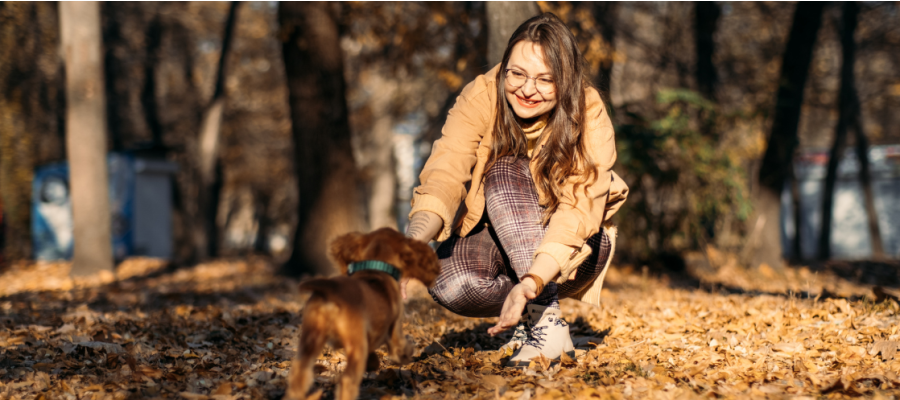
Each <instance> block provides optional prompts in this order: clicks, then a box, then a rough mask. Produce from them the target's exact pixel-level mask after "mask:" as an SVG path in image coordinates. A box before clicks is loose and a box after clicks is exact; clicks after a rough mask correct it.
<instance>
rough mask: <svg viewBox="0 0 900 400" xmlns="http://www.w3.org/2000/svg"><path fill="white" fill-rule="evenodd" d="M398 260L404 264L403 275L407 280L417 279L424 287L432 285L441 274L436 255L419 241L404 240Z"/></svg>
mask: <svg viewBox="0 0 900 400" xmlns="http://www.w3.org/2000/svg"><path fill="white" fill-rule="evenodd" d="M400 259H401V260H402V261H403V264H404V265H403V274H404V275H405V276H406V277H408V278H413V279H418V280H419V281H420V282H422V283H423V284H424V285H425V286H426V287H429V288H430V287H431V286H432V285H434V280H435V279H436V278H437V276H438V274H440V273H441V264H440V262H439V261H438V258H437V254H435V253H434V250H432V249H431V247H430V246H428V245H427V244H425V243H423V242H421V241H418V240H415V239H409V238H404V246H403V250H402V251H401V252H400Z"/></svg>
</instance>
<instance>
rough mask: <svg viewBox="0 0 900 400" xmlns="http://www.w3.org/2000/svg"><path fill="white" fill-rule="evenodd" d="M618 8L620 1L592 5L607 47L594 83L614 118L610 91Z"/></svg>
mask: <svg viewBox="0 0 900 400" xmlns="http://www.w3.org/2000/svg"><path fill="white" fill-rule="evenodd" d="M618 8H619V3H613V2H608V1H604V2H595V3H594V4H593V7H591V12H592V13H593V14H594V19H596V20H597V23H598V24H599V25H600V36H602V37H603V45H604V46H605V48H606V56H605V57H604V59H603V60H602V61H601V62H600V67H599V68H598V71H597V78H596V79H595V80H594V85H596V86H597V91H599V92H600V98H602V99H603V104H604V105H606V109H607V112H608V113H609V114H610V117H612V118H615V112H614V110H613V107H612V98H611V97H610V93H612V80H611V79H612V69H613V55H614V53H615V51H616V42H615V40H616V30H615V29H614V24H615V22H616V17H617V11H618ZM613 122H615V119H613Z"/></svg>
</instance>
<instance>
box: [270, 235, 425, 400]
mask: <svg viewBox="0 0 900 400" xmlns="http://www.w3.org/2000/svg"><path fill="white" fill-rule="evenodd" d="M330 250H331V255H332V257H333V258H334V260H335V262H336V264H337V267H338V270H339V271H340V273H341V275H342V276H338V277H334V278H318V279H311V280H308V281H305V282H303V283H301V284H300V289H301V290H304V291H309V292H312V296H311V297H310V298H309V301H308V302H307V303H306V307H305V309H304V311H303V326H302V327H301V329H300V341H299V347H298V352H297V358H296V360H295V361H294V364H293V365H292V366H291V372H290V376H289V377H288V389H287V393H286V394H285V397H284V398H285V399H291V400H294V399H304V398H306V393H307V391H308V390H309V387H310V385H311V384H312V382H313V365H314V364H315V361H316V358H317V357H318V356H319V353H320V352H321V351H322V348H323V347H324V346H325V344H326V343H329V344H330V345H331V346H332V347H334V348H341V347H343V348H344V351H345V353H346V355H347V364H346V367H345V368H344V373H343V375H342V376H341V383H340V386H341V388H340V393H339V395H338V396H337V397H335V398H336V399H339V400H352V399H356V397H357V395H358V394H359V384H360V382H361V381H362V378H363V373H364V372H365V371H366V369H367V367H368V370H370V371H371V370H376V369H378V366H379V364H380V362H379V360H378V357H377V356H376V355H375V349H377V348H378V347H380V346H381V345H382V344H387V345H388V351H389V354H390V356H391V358H393V359H394V361H395V362H400V363H404V364H405V363H408V362H409V361H411V360H410V358H411V354H410V353H411V352H410V351H409V349H408V348H407V345H406V340H405V339H404V337H403V334H402V332H401V325H402V324H401V321H400V317H401V316H402V315H403V299H402V298H401V296H400V285H399V283H398V282H397V281H395V280H394V278H393V277H391V276H390V275H388V274H386V273H383V272H380V271H372V270H363V271H359V272H356V273H355V274H353V275H352V276H346V274H347V268H348V264H350V263H352V262H357V261H366V260H377V261H383V262H386V263H388V264H391V265H393V266H394V267H396V268H397V269H399V270H400V271H401V273H402V276H403V277H407V278H414V279H418V280H419V281H421V282H422V283H424V284H425V285H426V286H428V287H430V286H431V285H432V284H433V283H434V279H435V278H436V277H437V275H438V273H439V272H440V264H439V263H438V260H437V256H436V255H435V254H434V251H433V250H431V248H430V247H428V245H427V244H425V243H422V242H420V241H417V240H413V239H409V238H407V237H405V236H404V235H403V234H401V233H400V232H397V231H396V230H393V229H390V228H382V229H379V230H376V231H374V232H371V233H368V234H361V233H349V234H346V235H343V236H340V237H338V238H337V239H335V240H334V241H333V242H332V243H331V249H330Z"/></svg>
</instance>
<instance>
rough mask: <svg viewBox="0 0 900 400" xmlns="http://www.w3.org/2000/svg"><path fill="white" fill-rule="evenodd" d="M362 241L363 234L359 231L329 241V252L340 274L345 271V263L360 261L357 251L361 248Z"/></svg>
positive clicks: (363, 240) (363, 238) (363, 239)
mask: <svg viewBox="0 0 900 400" xmlns="http://www.w3.org/2000/svg"><path fill="white" fill-rule="evenodd" d="M364 242H365V235H363V234H361V233H359V232H351V233H348V234H345V235H341V236H338V237H336V238H335V239H334V240H332V241H331V247H330V249H329V250H330V251H329V253H331V258H332V259H334V262H335V264H337V267H338V270H339V271H340V273H341V274H346V273H347V264H350V263H352V262H356V261H360V254H359V253H360V252H361V251H362V249H363V245H364V244H365V243H364Z"/></svg>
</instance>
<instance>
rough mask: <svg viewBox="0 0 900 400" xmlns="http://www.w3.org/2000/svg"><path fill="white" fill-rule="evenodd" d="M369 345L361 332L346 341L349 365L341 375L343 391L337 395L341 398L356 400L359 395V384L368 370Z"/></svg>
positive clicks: (341, 399) (343, 399)
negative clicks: (360, 334)
mask: <svg viewBox="0 0 900 400" xmlns="http://www.w3.org/2000/svg"><path fill="white" fill-rule="evenodd" d="M368 347H369V346H368V344H367V343H366V339H365V337H360V336H359V334H357V337H356V338H353V339H350V340H348V341H345V342H344V351H345V352H346V353H347V367H346V368H344V373H343V375H341V392H340V394H339V395H338V397H337V398H338V399H339V400H356V398H357V396H359V385H360V383H362V379H363V374H365V372H366V361H367V359H368V356H369V348H368Z"/></svg>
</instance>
